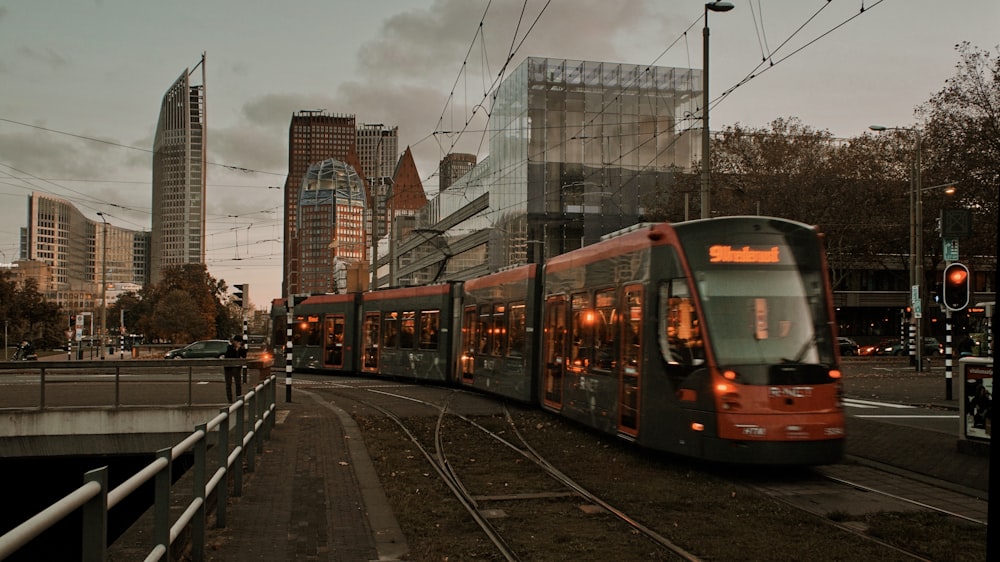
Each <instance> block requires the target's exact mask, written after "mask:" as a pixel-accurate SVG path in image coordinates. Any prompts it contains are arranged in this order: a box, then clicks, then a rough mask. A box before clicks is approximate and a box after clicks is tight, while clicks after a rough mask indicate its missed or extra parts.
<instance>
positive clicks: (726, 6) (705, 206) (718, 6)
mask: <svg viewBox="0 0 1000 562" xmlns="http://www.w3.org/2000/svg"><path fill="white" fill-rule="evenodd" d="M732 9H733V5H732V4H731V3H729V2H718V1H716V2H707V3H706V4H705V27H704V28H703V29H702V31H701V36H702V57H703V61H702V71H701V84H702V85H701V96H702V120H703V122H702V126H703V128H702V130H701V218H703V219H707V218H708V217H709V213H710V210H711V206H710V205H709V193H708V191H709V190H708V182H709V176H708V174H709V160H710V158H709V152H708V151H709V148H708V12H709V11H712V12H728V11H729V10H732Z"/></svg>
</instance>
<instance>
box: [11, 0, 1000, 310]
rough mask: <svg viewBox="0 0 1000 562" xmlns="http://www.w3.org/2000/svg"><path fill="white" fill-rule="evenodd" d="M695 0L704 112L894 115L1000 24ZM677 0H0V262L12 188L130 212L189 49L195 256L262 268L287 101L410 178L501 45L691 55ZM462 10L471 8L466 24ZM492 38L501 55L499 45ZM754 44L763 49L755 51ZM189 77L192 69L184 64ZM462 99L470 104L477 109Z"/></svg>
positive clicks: (228, 276)
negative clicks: (204, 138) (199, 216)
mask: <svg viewBox="0 0 1000 562" xmlns="http://www.w3.org/2000/svg"><path fill="white" fill-rule="evenodd" d="M732 3H733V4H734V5H735V9H734V10H732V11H730V12H728V13H712V14H711V15H710V16H709V26H710V28H711V54H712V58H711V97H712V98H713V99H715V98H717V97H719V96H720V95H721V94H722V93H723V92H724V91H726V90H729V89H730V88H732V87H734V86H736V85H737V84H739V83H740V82H741V81H742V80H743V79H744V78H745V77H747V76H748V75H751V74H753V75H755V77H754V78H753V79H751V80H749V81H747V82H746V83H744V84H743V85H742V86H740V87H739V88H736V90H735V91H733V92H732V93H731V94H730V95H728V96H727V97H725V99H722V100H721V101H720V102H719V103H718V105H717V106H713V109H712V114H711V115H712V121H711V124H712V128H713V129H719V128H722V127H724V126H726V125H733V124H735V123H742V124H745V125H751V126H763V125H766V124H767V123H769V122H770V121H771V120H773V119H775V118H778V117H798V118H800V119H801V120H802V121H803V122H804V123H805V124H806V125H809V126H811V127H813V128H815V129H820V130H823V129H825V130H829V131H830V132H831V133H832V134H834V135H835V136H839V137H851V136H856V135H859V134H861V133H863V132H864V131H865V130H866V128H867V126H868V125H870V124H882V125H887V126H908V125H913V124H914V123H915V122H916V121H915V117H914V109H915V108H916V107H917V106H918V105H919V104H921V103H923V102H925V101H927V100H928V99H929V98H930V97H931V95H933V93H935V92H937V91H939V90H940V89H942V88H943V87H944V84H945V80H946V79H948V78H950V77H952V76H953V75H954V71H955V65H956V63H957V62H958V56H957V53H956V51H955V45H956V44H958V43H960V42H962V41H969V42H970V43H972V44H973V45H974V46H977V47H979V48H983V49H991V50H992V49H994V48H995V47H996V46H997V45H998V44H1000V33H998V32H997V23H998V22H1000V2H997V1H996V0H960V1H956V2H945V1H938V0H832V1H827V0H733V2H732ZM703 6H704V3H703V1H693V0H669V1H668V0H622V1H618V2H609V1H607V0H551V2H548V1H547V0H526V1H523V2H518V1H514V0H492V1H489V0H367V1H361V0H357V1H355V0H339V1H338V0H285V1H283V2H274V1H271V0H239V1H238V0H211V1H194V0H176V1H172V2H154V1H152V0H145V1H144V0H75V1H72V2H66V1H63V0H0V261H2V262H5V263H6V262H9V261H13V260H14V259H16V257H17V253H18V233H19V229H20V228H21V227H23V226H26V222H27V219H26V217H27V199H28V195H29V194H30V193H31V192H32V191H41V192H46V193H50V194H52V195H55V196H58V197H62V198H65V199H68V200H70V201H72V202H73V203H74V204H76V205H77V207H78V208H79V209H80V210H81V212H83V213H84V214H85V215H86V216H88V217H89V218H91V219H94V220H99V217H97V216H96V213H97V212H98V211H101V212H103V213H106V214H107V215H108V217H109V221H110V222H111V223H112V224H115V225H118V226H122V227H125V228H131V229H137V230H142V229H148V228H149V226H150V199H151V188H150V181H151V176H152V173H151V160H152V155H151V148H152V137H153V134H154V131H155V128H156V120H157V117H158V112H159V105H160V101H161V99H162V97H163V94H164V93H165V91H166V89H167V88H168V87H169V86H170V85H171V84H172V83H173V82H174V80H176V78H177V77H178V76H179V75H180V74H181V73H182V72H184V70H185V69H187V68H193V67H195V66H196V65H197V64H198V62H199V60H200V57H201V54H202V53H203V52H204V53H206V56H207V64H206V70H207V75H206V79H205V83H206V86H207V92H208V111H207V114H208V125H209V132H208V159H209V161H210V162H211V165H210V166H209V168H208V200H207V204H208V258H207V260H208V265H209V270H210V272H211V273H212V275H214V276H215V277H216V278H220V279H225V280H226V281H227V282H228V283H229V284H230V285H232V284H235V283H250V286H251V287H250V293H251V294H250V297H251V300H252V301H253V302H254V304H255V305H257V306H264V305H266V304H267V303H268V302H269V301H270V299H271V298H274V297H278V296H279V292H280V287H281V279H280V277H281V273H280V272H281V243H280V239H281V237H282V224H281V212H280V209H281V204H282V197H281V191H280V190H279V189H273V186H281V185H284V180H285V175H286V173H287V164H288V146H287V138H288V125H289V122H290V120H291V115H292V113H293V112H295V111H297V110H300V109H325V110H327V111H329V112H332V113H340V114H353V115H355V116H356V118H357V121H358V123H384V124H387V125H397V126H399V131H400V133H399V134H400V149H401V150H402V149H403V148H404V147H406V146H410V147H411V148H412V149H413V151H414V155H415V156H416V159H417V166H418V168H419V171H420V173H421V175H422V177H423V178H425V180H424V186H425V189H426V190H427V191H428V192H430V193H433V192H435V191H436V189H437V178H436V176H435V175H434V173H435V168H436V165H437V162H438V161H439V160H440V158H441V156H442V155H443V154H444V153H446V152H447V151H449V149H451V147H452V146H454V147H455V149H456V150H460V151H463V152H477V151H479V152H480V157H483V156H485V155H486V154H485V153H483V152H482V151H483V150H485V149H482V148H480V146H481V144H480V139H481V136H482V135H481V132H480V131H479V129H481V126H480V125H476V123H473V125H472V126H470V127H468V131H467V133H466V134H465V135H463V136H461V137H459V136H458V135H456V134H455V133H454V131H458V130H461V129H462V128H463V127H464V124H465V122H466V120H467V118H468V117H467V116H468V115H469V113H470V110H469V109H468V108H471V107H474V106H475V105H476V104H478V103H480V102H481V101H484V94H485V93H486V92H488V91H489V88H490V84H491V83H492V82H493V81H494V79H495V78H496V77H497V76H498V75H500V74H501V73H502V72H503V63H504V61H506V60H507V59H508V58H509V59H510V67H509V68H513V67H515V66H516V65H517V64H519V63H520V62H521V61H522V60H523V59H524V58H525V57H527V56H539V57H554V58H568V59H578V60H594V61H610V62H623V63H630V64H641V65H657V66H677V67H694V68H701V66H702V40H701V37H702V27H703V23H704V7H703ZM480 22H482V24H481V25H480ZM512 51H513V53H512V54H511V52H512ZM765 59H766V62H763V63H762V61H764V60H765ZM197 80H198V81H200V70H199V73H198V76H197ZM479 114H480V115H481V114H482V112H480V113H479Z"/></svg>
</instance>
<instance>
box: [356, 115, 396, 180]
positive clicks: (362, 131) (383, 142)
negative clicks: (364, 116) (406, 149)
mask: <svg viewBox="0 0 1000 562" xmlns="http://www.w3.org/2000/svg"><path fill="white" fill-rule="evenodd" d="M357 134H358V158H359V159H360V160H361V171H362V173H363V174H364V176H365V177H366V178H368V179H369V180H371V181H373V182H376V183H378V182H379V181H380V178H390V177H392V171H393V169H394V168H395V167H396V158H397V155H398V154H399V127H386V126H385V125H383V124H381V123H377V124H370V123H362V124H361V125H360V126H359V127H358V133H357Z"/></svg>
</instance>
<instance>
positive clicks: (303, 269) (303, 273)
mask: <svg viewBox="0 0 1000 562" xmlns="http://www.w3.org/2000/svg"><path fill="white" fill-rule="evenodd" d="M366 199H367V198H366V196H365V185H364V181H363V180H362V179H361V176H360V175H358V173H357V172H356V171H355V170H354V167H353V166H351V165H349V164H347V163H345V162H342V161H340V160H335V159H327V160H323V161H322V162H318V163H316V164H313V165H312V166H310V167H309V169H308V170H307V171H306V175H305V178H303V181H302V186H301V187H300V189H299V200H298V205H297V207H298V211H297V216H296V224H297V225H298V256H297V258H298V263H297V265H298V272H299V273H298V275H299V277H300V280H299V285H298V291H299V292H302V293H340V292H346V291H347V288H348V271H358V270H363V269H364V268H363V264H364V263H365V251H366V248H367V240H366V237H365V232H366V229H365V225H364V222H365V215H366V211H367V204H366Z"/></svg>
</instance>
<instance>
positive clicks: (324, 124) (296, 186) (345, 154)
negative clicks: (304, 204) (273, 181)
mask: <svg viewBox="0 0 1000 562" xmlns="http://www.w3.org/2000/svg"><path fill="white" fill-rule="evenodd" d="M331 158H332V159H335V160H340V161H343V162H347V163H349V164H352V165H353V164H354V163H355V162H357V130H356V129H355V119H354V116H353V115H331V114H328V113H326V110H325V109H317V110H301V111H298V112H296V113H294V114H293V115H292V123H291V125H290V126H289V128H288V177H287V178H286V179H285V229H284V234H285V238H284V264H283V265H284V271H283V277H282V288H283V291H282V292H283V293H284V294H286V295H289V294H296V293H299V292H301V290H300V285H301V282H300V280H299V279H298V272H299V270H300V267H301V266H300V265H299V264H298V263H296V262H297V257H298V255H299V252H298V242H297V237H298V232H297V224H296V221H297V219H298V215H299V213H298V206H299V190H300V187H301V186H302V180H303V179H304V177H305V175H306V172H307V171H308V170H309V166H310V165H312V164H315V163H317V162H322V161H323V160H328V159H331Z"/></svg>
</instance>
